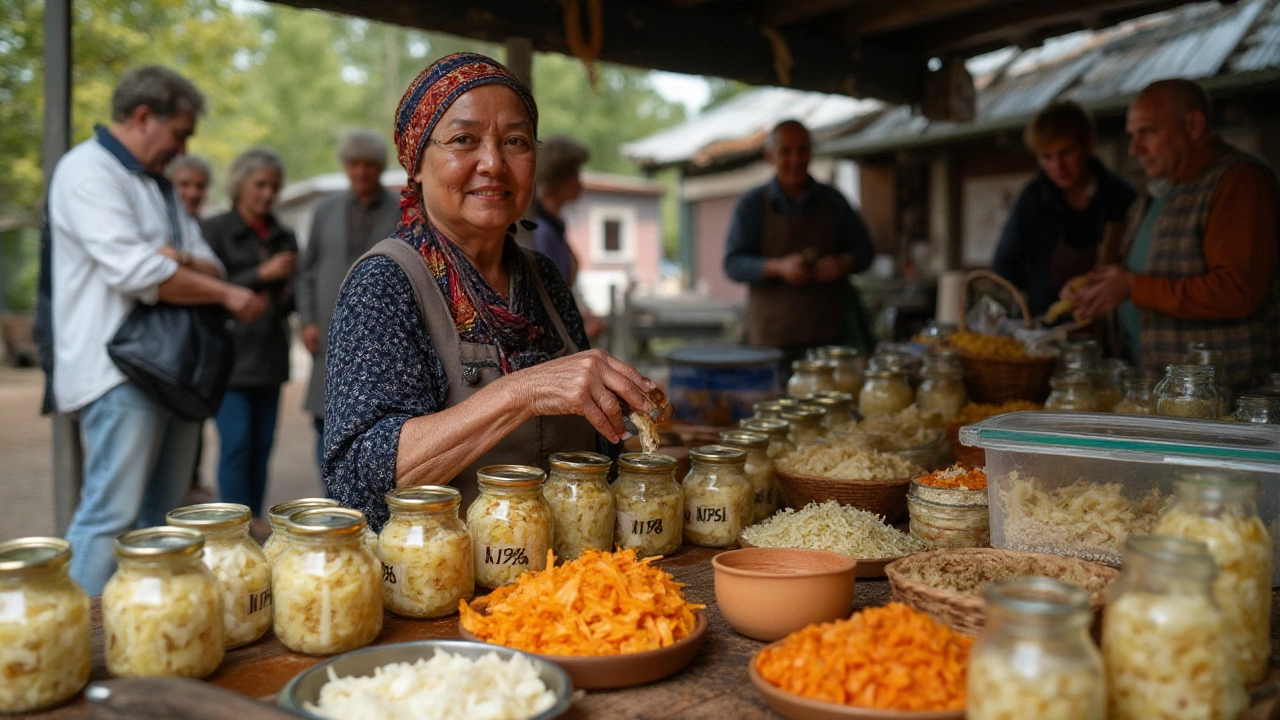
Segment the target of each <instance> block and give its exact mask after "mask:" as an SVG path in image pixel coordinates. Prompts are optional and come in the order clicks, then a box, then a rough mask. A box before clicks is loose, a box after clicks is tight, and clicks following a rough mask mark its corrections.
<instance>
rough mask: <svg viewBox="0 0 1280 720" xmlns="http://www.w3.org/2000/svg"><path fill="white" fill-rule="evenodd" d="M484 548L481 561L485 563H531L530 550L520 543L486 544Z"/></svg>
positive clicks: (520, 565)
mask: <svg viewBox="0 0 1280 720" xmlns="http://www.w3.org/2000/svg"><path fill="white" fill-rule="evenodd" d="M482 550H483V553H482V554H481V555H480V561H481V562H482V563H483V564H485V565H500V566H506V565H511V566H517V567H527V566H528V565H529V552H528V551H527V550H525V548H524V547H522V546H520V545H485V546H484V547H483V548H482Z"/></svg>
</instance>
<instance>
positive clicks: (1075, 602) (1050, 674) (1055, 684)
mask: <svg viewBox="0 0 1280 720" xmlns="http://www.w3.org/2000/svg"><path fill="white" fill-rule="evenodd" d="M985 597H986V623H985V625H984V626H983V630H982V635H981V636H980V637H979V638H978V641H977V642H976V643H974V645H973V650H972V651H971V652H970V654H969V677H968V681H967V682H968V692H967V693H966V695H967V702H966V706H965V717H966V718H968V719H969V720H1021V719H1022V718H1036V720H1104V718H1106V710H1107V693H1106V684H1105V682H1104V680H1103V671H1102V656H1101V655H1100V654H1099V653H1098V650H1097V648H1095V647H1094V646H1093V641H1092V640H1090V639H1089V624H1090V622H1091V621H1092V619H1093V615H1092V613H1091V612H1090V611H1089V593H1088V592H1086V591H1085V590H1084V589H1082V588H1078V587H1076V586H1074V585H1069V584H1067V583H1064V582H1061V581H1058V580H1053V579H1050V578H1047V577H1026V578H1019V579H1017V580H1010V581H1008V582H1002V583H995V584H993V585H991V586H989V587H988V588H987V590H986V593H985Z"/></svg>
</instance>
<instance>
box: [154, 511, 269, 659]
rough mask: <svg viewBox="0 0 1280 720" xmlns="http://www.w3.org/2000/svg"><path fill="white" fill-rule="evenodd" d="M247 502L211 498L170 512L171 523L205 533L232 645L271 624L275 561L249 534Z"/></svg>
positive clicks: (264, 631)
mask: <svg viewBox="0 0 1280 720" xmlns="http://www.w3.org/2000/svg"><path fill="white" fill-rule="evenodd" d="M250 518H252V514H251V513H250V512H249V508H248V507H247V506H245V505H237V504H235V503H205V504H203V505H189V506H187V507H184V508H178V509H177V510H173V511H170V512H169V514H168V515H166V516H165V522H167V523H168V524H169V525H172V526H174V527H184V528H189V529H191V530H195V531H197V532H200V533H203V534H204V564H205V567H208V568H209V571H210V572H212V573H213V578H214V579H215V580H217V581H218V592H219V593H221V594H222V633H223V640H224V641H225V642H226V645H227V648H228V649H230V648H236V647H240V646H241V645H248V644H249V643H251V642H253V641H254V640H257V639H258V638H260V637H262V636H263V635H266V634H267V630H270V629H271V565H270V564H269V563H268V562H267V556H266V555H264V554H263V552H262V549H261V548H259V547H258V543H256V542H254V541H253V538H250V537H249V520H250Z"/></svg>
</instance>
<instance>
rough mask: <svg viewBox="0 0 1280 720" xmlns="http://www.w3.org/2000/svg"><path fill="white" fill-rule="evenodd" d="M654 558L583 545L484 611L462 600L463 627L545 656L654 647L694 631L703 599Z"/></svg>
mask: <svg viewBox="0 0 1280 720" xmlns="http://www.w3.org/2000/svg"><path fill="white" fill-rule="evenodd" d="M656 559H658V558H657V557H647V558H645V559H643V560H639V561H637V560H636V552H635V550H621V551H618V552H612V553H610V552H601V551H599V550H586V551H584V552H583V553H582V555H580V556H579V557H578V559H577V560H574V561H572V562H567V563H565V564H563V565H561V566H559V567H556V566H555V555H554V554H553V553H551V552H548V553H547V569H546V570H543V571H541V572H527V573H525V574H523V575H521V576H520V578H519V579H518V580H516V582H515V584H513V585H508V586H506V587H502V588H498V589H497V590H494V591H493V593H492V594H491V595H489V607H488V609H487V611H486V613H485V614H481V613H480V612H477V611H475V610H473V609H471V606H470V605H468V604H467V602H466V601H465V600H463V601H462V602H461V603H460V604H459V606H458V610H459V612H461V614H462V627H464V628H466V629H467V630H468V631H470V632H471V633H472V634H473V635H475V636H476V637H478V638H480V639H481V640H484V641H486V642H490V643H494V644H496V645H503V646H505V647H510V648H515V649H517V650H525V651H528V652H534V653H541V654H544V655H620V654H623V653H634V652H643V651H645V650H656V649H658V648H661V647H666V646H667V645H671V644H674V643H676V642H678V641H680V640H683V639H684V638H686V637H688V636H689V635H690V634H692V633H693V629H694V627H695V626H696V625H697V614H696V613H697V611H698V610H699V609H701V608H703V607H705V606H704V605H698V604H695V603H690V602H688V601H686V600H685V599H684V593H683V592H682V591H681V590H680V588H682V587H684V585H683V584H682V583H678V582H676V581H675V580H673V579H672V577H671V574H670V573H668V572H666V571H665V570H662V569H661V568H657V567H654V566H653V565H652V564H651V563H652V562H653V561H654V560H656Z"/></svg>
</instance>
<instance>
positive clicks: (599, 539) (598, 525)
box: [455, 416, 647, 604]
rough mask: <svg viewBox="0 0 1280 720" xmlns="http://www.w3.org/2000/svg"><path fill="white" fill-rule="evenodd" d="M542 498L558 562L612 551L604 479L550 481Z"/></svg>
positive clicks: (610, 511) (608, 496)
mask: <svg viewBox="0 0 1280 720" xmlns="http://www.w3.org/2000/svg"><path fill="white" fill-rule="evenodd" d="M646 417H647V416H646ZM542 496H543V497H545V498H546V499H547V504H548V505H550V506H551V517H552V520H553V522H552V525H553V526H554V534H553V540H552V547H553V548H554V549H555V552H556V558H557V559H560V560H564V561H569V560H577V559H578V556H579V555H581V554H582V551H583V550H586V549H587V548H596V549H597V550H604V551H605V552H608V551H610V550H612V549H613V523H614V503H613V492H612V491H611V490H610V489H609V486H608V485H606V484H605V483H604V481H603V480H602V481H599V482H577V483H569V482H563V481H555V480H552V481H549V482H547V484H546V485H544V486H543V487H542ZM455 604H456V603H455Z"/></svg>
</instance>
